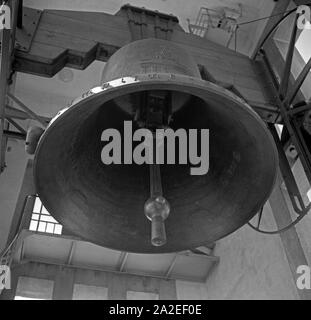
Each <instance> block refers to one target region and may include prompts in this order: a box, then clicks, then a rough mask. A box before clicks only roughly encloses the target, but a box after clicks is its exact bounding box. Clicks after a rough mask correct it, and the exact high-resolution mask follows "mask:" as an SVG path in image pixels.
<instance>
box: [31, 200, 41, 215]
mask: <svg viewBox="0 0 311 320" xmlns="http://www.w3.org/2000/svg"><path fill="white" fill-rule="evenodd" d="M40 211H41V200H40V199H39V198H38V197H37V198H36V201H35V205H34V207H33V212H36V213H40Z"/></svg>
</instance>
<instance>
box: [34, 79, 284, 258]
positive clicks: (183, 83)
mask: <svg viewBox="0 0 311 320" xmlns="http://www.w3.org/2000/svg"><path fill="white" fill-rule="evenodd" d="M181 88H182V89H183V90H180V89H181ZM150 89H155V90H176V91H183V92H185V93H190V94H192V95H194V96H197V97H199V98H202V96H203V95H204V94H205V95H206V93H207V92H208V93H209V94H212V95H218V96H221V97H222V98H225V99H227V100H229V101H231V102H232V103H235V104H236V105H237V106H239V107H240V108H242V109H244V111H245V112H248V113H249V114H250V115H251V116H253V117H254V118H256V119H257V120H258V122H257V123H258V124H260V126H261V127H262V129H263V131H264V132H265V133H266V136H267V139H268V140H269V143H270V147H271V148H270V151H272V152H273V158H274V162H273V163H274V164H275V170H274V177H273V179H272V181H273V182H272V183H271V187H270V189H269V190H267V191H268V192H266V194H265V196H264V197H263V200H264V201H263V203H266V202H267V200H268V199H269V197H270V195H271V193H272V191H273V189H274V187H275V183H276V179H277V168H278V163H279V157H278V152H277V148H276V145H275V142H274V139H273V137H272V135H271V133H270V131H269V130H268V128H267V127H266V126H265V124H264V121H263V120H262V119H261V118H260V116H259V115H258V114H257V113H256V112H255V111H254V110H253V109H252V107H251V106H250V105H249V104H248V103H247V102H246V101H245V100H243V99H242V98H240V97H238V96H237V95H236V94H234V93H233V92H232V91H229V90H228V89H226V88H223V87H221V86H219V85H217V84H215V83H212V82H210V81H206V80H203V79H199V78H194V77H191V76H185V75H180V74H171V73H170V74H168V73H149V74H137V75H134V76H129V77H123V78H118V79H114V80H111V81H109V82H105V83H103V84H102V85H101V86H98V87H94V88H92V89H90V90H88V91H87V92H85V93H84V94H82V95H81V96H80V97H78V98H76V99H74V100H73V101H72V102H71V103H70V104H69V105H68V106H67V107H65V108H64V109H62V110H60V111H59V112H58V114H57V115H56V116H55V117H54V118H52V120H51V121H50V123H49V125H48V126H47V128H46V130H45V132H44V133H43V134H42V136H41V137H40V140H39V143H38V146H37V149H36V153H35V156H34V166H33V168H34V169H33V176H34V184H35V188H36V190H37V194H38V196H39V198H40V199H41V200H42V203H45V204H44V205H45V207H46V208H47V210H48V211H49V203H48V201H47V199H46V198H45V197H44V196H42V197H41V195H40V191H39V189H38V184H39V183H38V180H39V177H38V175H36V170H37V163H38V158H39V154H40V150H41V147H42V145H43V144H44V142H45V140H46V139H47V137H48V136H49V132H50V131H51V130H50V129H51V128H54V127H55V126H57V125H58V124H59V122H61V121H63V119H65V118H66V117H68V116H69V115H70V114H71V113H72V112H73V111H74V110H75V109H78V108H83V105H84V104H85V103H88V102H90V101H93V100H95V99H98V98H99V97H101V98H102V99H100V104H103V103H105V102H107V101H109V100H111V99H114V98H116V97H119V96H120V90H122V95H125V94H128V93H133V92H139V91H145V90H150ZM178 89H179V90H178ZM185 89H187V90H185ZM193 89H196V90H198V91H199V92H201V93H202V95H199V94H195V93H193V91H192V90H193ZM202 99H203V98H202ZM96 108H98V107H96ZM257 207H258V208H257ZM257 207H256V208H254V210H253V212H252V213H251V219H252V218H253V217H254V216H255V215H256V213H257V212H258V211H259V210H260V209H261V206H257ZM56 218H57V217H56ZM142 218H144V215H142ZM251 219H250V220H251ZM250 220H249V221H250ZM59 222H60V223H62V221H59ZM246 223H247V222H246ZM246 223H244V224H242V225H239V226H237V227H234V228H233V229H232V230H231V231H228V232H227V233H226V234H224V235H222V236H221V237H219V238H216V239H208V238H207V242H211V241H218V240H220V239H222V238H225V237H226V236H228V235H230V234H231V233H233V232H235V231H236V230H238V229H240V228H241V227H242V226H244V225H245V224H246ZM69 230H70V229H69ZM72 233H73V234H75V235H77V236H79V237H80V238H81V239H84V240H87V241H89V242H92V243H95V244H98V245H101V246H104V247H106V248H109V249H112V250H119V251H120V250H121V251H122V250H123V249H122V248H119V249H118V248H115V247H110V246H107V245H104V244H103V243H100V242H95V241H93V239H89V238H87V237H85V236H84V235H82V234H80V233H79V232H76V231H72ZM200 245H202V242H201V241H200V242H198V243H197V244H196V245H194V246H193V247H192V248H196V247H198V246H200ZM188 249H190V248H189V247H187V248H185V247H180V249H178V250H177V251H176V250H174V251H172V250H170V249H168V250H165V246H163V247H157V248H154V252H153V251H152V252H151V251H148V250H140V251H133V250H131V249H126V251H127V252H131V253H137V254H165V253H172V252H180V251H184V250H188Z"/></svg>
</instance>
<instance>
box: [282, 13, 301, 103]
mask: <svg viewBox="0 0 311 320" xmlns="http://www.w3.org/2000/svg"><path fill="white" fill-rule="evenodd" d="M297 19H298V15H296V18H295V19H294V25H293V30H292V33H291V37H290V41H289V46H288V49H287V54H286V59H285V65H284V70H283V73H282V78H281V83H280V89H279V94H280V96H281V97H282V99H284V98H285V95H286V93H287V89H288V85H289V81H290V76H291V69H292V63H293V57H294V52H295V45H296V36H297V29H298V28H297V23H296V21H297Z"/></svg>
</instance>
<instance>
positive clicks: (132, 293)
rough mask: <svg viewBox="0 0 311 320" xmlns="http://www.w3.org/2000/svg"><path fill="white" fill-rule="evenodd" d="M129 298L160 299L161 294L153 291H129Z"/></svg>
mask: <svg viewBox="0 0 311 320" xmlns="http://www.w3.org/2000/svg"><path fill="white" fill-rule="evenodd" d="M126 299H127V300H159V295H158V294H157V293H153V292H140V291H128V292H127V293H126Z"/></svg>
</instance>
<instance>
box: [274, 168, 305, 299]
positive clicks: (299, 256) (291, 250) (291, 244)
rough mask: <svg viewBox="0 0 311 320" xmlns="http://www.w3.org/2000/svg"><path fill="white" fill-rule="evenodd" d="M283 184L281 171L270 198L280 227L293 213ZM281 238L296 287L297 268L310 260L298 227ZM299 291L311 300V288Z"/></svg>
mask: <svg viewBox="0 0 311 320" xmlns="http://www.w3.org/2000/svg"><path fill="white" fill-rule="evenodd" d="M281 184H282V179H281V174H280V173H279V174H278V177H277V182H276V186H275V188H274V190H273V191H272V194H271V196H270V199H269V203H270V205H271V208H272V212H273V216H274V219H275V222H276V225H277V227H278V228H279V229H281V228H282V227H284V226H285V225H288V224H289V223H290V222H291V221H292V218H291V213H290V211H289V208H288V205H287V202H286V200H285V197H284V195H283V191H282V187H281ZM280 238H281V241H282V244H283V247H284V250H285V253H286V257H287V260H288V263H289V267H290V269H291V272H292V276H293V282H294V285H295V287H296V280H297V276H298V274H297V268H298V267H299V266H300V265H308V260H307V258H306V256H305V253H304V250H303V248H302V245H301V242H300V239H299V236H298V234H297V231H296V228H291V229H289V230H287V231H285V232H283V233H281V234H280ZM296 288H297V287H296ZM297 292H298V295H299V296H300V298H301V299H303V300H311V291H310V290H299V289H298V288H297Z"/></svg>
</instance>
